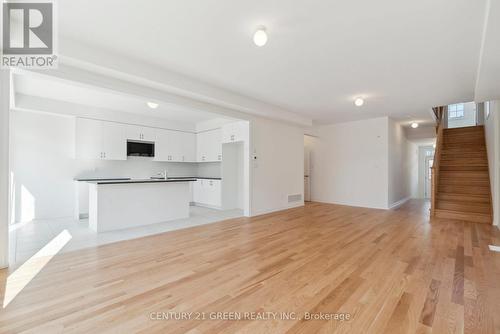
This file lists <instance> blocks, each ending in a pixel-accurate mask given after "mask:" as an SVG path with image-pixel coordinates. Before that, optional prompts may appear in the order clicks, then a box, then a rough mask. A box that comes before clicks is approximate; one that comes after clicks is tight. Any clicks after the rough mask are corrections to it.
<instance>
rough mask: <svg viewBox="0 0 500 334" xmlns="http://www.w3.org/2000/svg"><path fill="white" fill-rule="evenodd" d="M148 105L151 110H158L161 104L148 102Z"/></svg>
mask: <svg viewBox="0 0 500 334" xmlns="http://www.w3.org/2000/svg"><path fill="white" fill-rule="evenodd" d="M146 104H147V105H148V107H150V108H151V109H156V108H158V106H159V104H158V103H155V102H147V103H146Z"/></svg>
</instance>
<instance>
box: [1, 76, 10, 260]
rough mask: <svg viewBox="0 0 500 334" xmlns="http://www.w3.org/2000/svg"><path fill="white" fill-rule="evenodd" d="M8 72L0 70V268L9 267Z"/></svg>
mask: <svg viewBox="0 0 500 334" xmlns="http://www.w3.org/2000/svg"><path fill="white" fill-rule="evenodd" d="M9 107H10V77H9V71H7V70H0V268H4V267H7V266H8V265H9V256H8V254H9V253H8V252H9V220H10V213H9V210H10V193H9V188H10V187H9V116H10V113H9Z"/></svg>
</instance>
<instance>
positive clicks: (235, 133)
mask: <svg viewBox="0 0 500 334" xmlns="http://www.w3.org/2000/svg"><path fill="white" fill-rule="evenodd" d="M246 128H247V125H246V122H234V123H229V124H225V125H224V126H223V127H222V143H224V144H228V143H234V142H239V141H244V140H245V137H246V136H245V134H246V131H245V129H246Z"/></svg>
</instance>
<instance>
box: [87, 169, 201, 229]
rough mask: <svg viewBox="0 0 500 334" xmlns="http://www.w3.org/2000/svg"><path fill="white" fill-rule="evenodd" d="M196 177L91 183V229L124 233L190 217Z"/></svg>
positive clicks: (89, 182) (97, 181)
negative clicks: (190, 204) (134, 228)
mask: <svg viewBox="0 0 500 334" xmlns="http://www.w3.org/2000/svg"><path fill="white" fill-rule="evenodd" d="M194 181H196V179H195V178H175V179H123V180H96V181H87V183H88V184H89V226H90V228H92V229H93V230H94V231H96V232H105V231H114V230H121V229H126V228H131V227H137V226H143V225H149V224H155V223H161V222H166V221H170V220H176V219H182V218H188V217H189V203H190V192H189V183H190V182H194Z"/></svg>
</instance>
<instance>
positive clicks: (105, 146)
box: [101, 122, 127, 160]
mask: <svg viewBox="0 0 500 334" xmlns="http://www.w3.org/2000/svg"><path fill="white" fill-rule="evenodd" d="M101 143H102V144H101V145H102V151H103V153H104V159H105V160H127V138H126V136H125V127H124V126H123V125H122V124H119V123H113V122H101Z"/></svg>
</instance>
